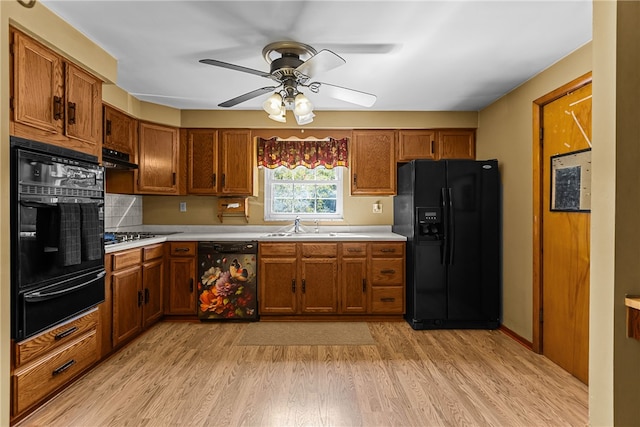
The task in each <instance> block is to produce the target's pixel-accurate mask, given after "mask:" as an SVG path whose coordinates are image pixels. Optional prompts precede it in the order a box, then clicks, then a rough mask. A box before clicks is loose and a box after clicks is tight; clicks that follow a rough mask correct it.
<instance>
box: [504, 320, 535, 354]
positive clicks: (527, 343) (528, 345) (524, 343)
mask: <svg viewBox="0 0 640 427" xmlns="http://www.w3.org/2000/svg"><path fill="white" fill-rule="evenodd" d="M498 330H499V331H500V332H502V333H503V334H505V335H507V336H509V337H510V338H512V339H513V340H514V341H516V342H518V343H520V344H521V345H522V346H524V347H526V348H528V349H529V350H531V351H533V343H532V342H531V341H529V340H526V339H524V338H522V337H521V336H520V335H518V334H516V333H515V332H513V331H512V330H511V329H509V328H507V327H506V326H504V325H500V327H499V328H498Z"/></svg>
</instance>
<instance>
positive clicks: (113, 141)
mask: <svg viewBox="0 0 640 427" xmlns="http://www.w3.org/2000/svg"><path fill="white" fill-rule="evenodd" d="M102 117H103V120H104V122H103V125H102V128H103V130H104V136H103V139H102V146H103V147H105V148H110V149H112V150H116V151H120V152H122V153H127V154H129V155H130V156H131V157H130V158H131V159H132V160H134V159H135V156H136V149H135V148H136V146H137V141H138V121H137V120H136V119H135V118H133V117H131V116H129V115H127V114H125V113H123V112H121V111H118V110H116V109H115V108H112V107H109V106H108V105H105V106H104V107H103V114H102Z"/></svg>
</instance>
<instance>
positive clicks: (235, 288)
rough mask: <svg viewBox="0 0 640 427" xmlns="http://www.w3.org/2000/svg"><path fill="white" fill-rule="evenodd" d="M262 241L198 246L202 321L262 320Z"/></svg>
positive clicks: (199, 316) (203, 243) (199, 298)
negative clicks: (259, 279)
mask: <svg viewBox="0 0 640 427" xmlns="http://www.w3.org/2000/svg"><path fill="white" fill-rule="evenodd" d="M257 257H258V242H255V241H251V242H200V243H198V318H199V319H200V320H202V321H205V320H250V321H255V320H258V301H257V296H258V295H257V284H258V282H257V277H256V273H257V269H258V264H257Z"/></svg>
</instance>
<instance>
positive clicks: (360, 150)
mask: <svg viewBox="0 0 640 427" xmlns="http://www.w3.org/2000/svg"><path fill="white" fill-rule="evenodd" d="M394 141H395V131H392V130H391V131H389V130H368V131H354V132H353V141H352V144H351V147H352V148H351V150H352V151H351V168H350V170H351V194H354V195H393V194H395V192H396V161H395V144H394Z"/></svg>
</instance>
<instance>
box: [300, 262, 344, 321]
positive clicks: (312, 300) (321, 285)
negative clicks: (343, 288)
mask: <svg viewBox="0 0 640 427" xmlns="http://www.w3.org/2000/svg"><path fill="white" fill-rule="evenodd" d="M300 266H301V289H300V290H301V292H302V294H301V295H302V296H301V301H302V302H301V311H302V313H337V312H338V261H337V260H336V259H335V258H302V259H301V261H300Z"/></svg>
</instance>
